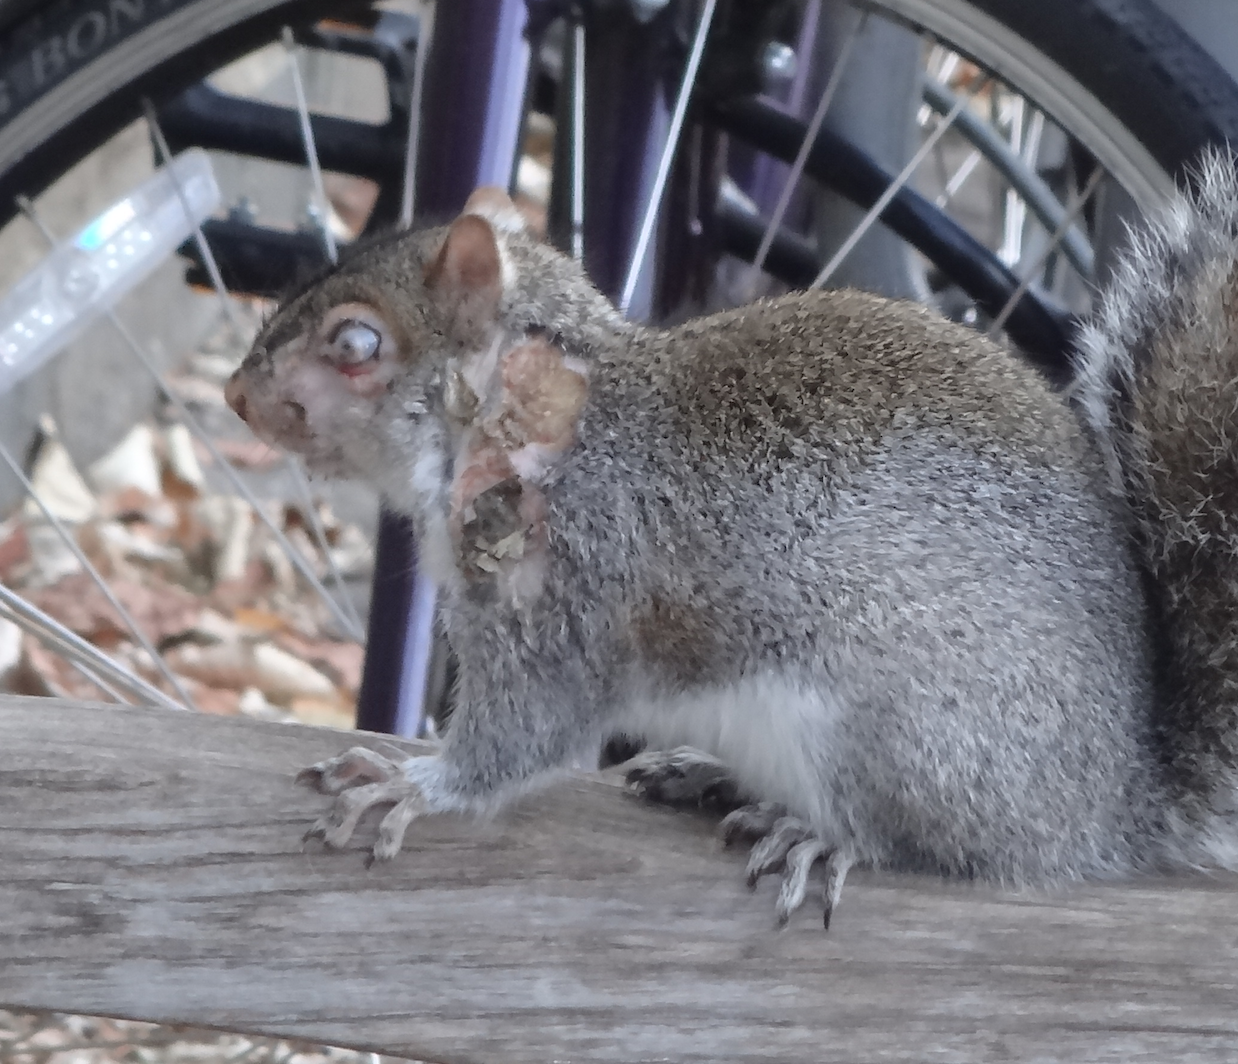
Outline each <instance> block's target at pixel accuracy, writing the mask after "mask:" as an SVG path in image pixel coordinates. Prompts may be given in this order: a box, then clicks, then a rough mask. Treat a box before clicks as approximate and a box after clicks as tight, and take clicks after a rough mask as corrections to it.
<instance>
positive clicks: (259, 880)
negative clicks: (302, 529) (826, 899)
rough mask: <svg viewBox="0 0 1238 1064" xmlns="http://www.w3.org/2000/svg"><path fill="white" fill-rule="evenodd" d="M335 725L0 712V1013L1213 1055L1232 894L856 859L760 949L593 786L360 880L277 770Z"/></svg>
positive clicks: (940, 1052) (355, 857)
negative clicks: (1082, 883)
mask: <svg viewBox="0 0 1238 1064" xmlns="http://www.w3.org/2000/svg"><path fill="white" fill-rule="evenodd" d="M356 738H357V737H356V736H354V735H352V734H345V733H340V732H333V731H327V730H323V729H312V728H306V727H298V726H293V725H279V724H265V723H258V722H253V721H245V720H235V719H219V718H211V717H205V716H197V715H193V714H189V713H171V712H162V711H153V710H144V709H117V708H112V707H106V708H105V707H99V706H84V705H74V704H65V703H56V702H51V701H45V700H23V699H0V750H3V751H4V753H3V759H2V760H0V1003H3V1004H6V1005H10V1006H22V1007H38V1008H55V1009H61V1010H69V1011H79V1012H86V1013H100V1014H109V1015H115V1016H125V1017H132V1018H138V1019H149V1020H158V1021H165V1022H166V1021H180V1022H186V1023H194V1024H202V1025H207V1026H217V1027H223V1028H228V1029H232V1030H245V1031H255V1032H265V1033H272V1034H281V1035H297V1036H301V1037H305V1038H309V1039H314V1040H319V1041H323V1042H327V1043H334V1044H338V1045H347V1046H355V1047H358V1048H373V1049H378V1050H382V1051H384V1052H389V1053H395V1054H399V1055H403V1056H410V1057H417V1058H421V1059H424V1060H431V1061H450V1062H455V1061H495V1062H503V1064H518V1062H524V1061H528V1062H537V1064H546V1062H548V1061H614V1062H633V1061H757V1060H761V1061H774V1060H782V1061H848V1062H856V1064H860V1062H867V1061H909V1062H910V1061H916V1062H922V1061H943V1062H950V1064H959V1062H970V1061H1004V1060H1010V1061H1015V1060H1017V1061H1031V1060H1036V1061H1071V1062H1078V1061H1113V1062H1122V1064H1127V1062H1134V1061H1155V1062H1157V1064H1164V1062H1168V1061H1174V1062H1187V1061H1218V1062H1219V1061H1226V1062H1230V1061H1233V1060H1236V1059H1238V883H1236V881H1235V880H1234V879H1233V878H1229V877H1217V878H1215V879H1203V878H1198V879H1192V880H1176V881H1157V882H1151V881H1143V882H1137V883H1128V884H1119V885H1109V886H1088V887H1080V888H1076V889H1072V890H1069V891H1059V892H1055V893H1038V894H1037V893H1023V894H1011V893H1003V892H999V891H995V890H991V889H987V888H986V889H981V888H976V887H972V886H969V885H966V884H947V883H942V882H939V881H936V880H928V879H919V878H914V877H893V876H878V875H872V874H854V875H853V876H852V878H851V880H850V881H849V882H848V884H847V889H846V890H845V892H844V894H843V900H842V905H841V906H840V908H839V911H838V913H837V914H836V917H835V921H834V927H833V929H832V930H831V931H830V932H829V934H828V935H827V934H825V933H823V932H822V930H821V928H820V926H819V923H818V918H817V916H816V914H815V913H814V914H809V913H803V914H801V915H800V916H799V917H798V918H797V919H796V920H794V921H793V923H792V926H791V928H790V929H789V930H788V931H786V932H784V933H781V934H780V933H777V932H775V931H774V929H773V893H774V890H775V884H774V883H772V882H770V883H766V884H763V885H762V887H761V888H760V889H759V890H758V891H757V892H756V894H755V895H752V894H749V892H748V891H747V890H746V889H745V888H744V886H743V883H742V877H741V874H740V873H741V868H742V856H741V855H738V854H731V853H726V852H723V851H722V850H721V849H720V848H719V846H718V844H717V843H716V842H715V841H714V838H713V836H712V833H711V832H712V825H711V824H710V823H708V822H707V821H705V820H703V819H699V818H696V817H692V816H687V815H683V814H674V813H670V812H667V811H663V810H660V809H656V808H651V807H648V806H646V805H644V804H643V803H641V802H639V801H637V800H635V799H633V798H631V797H629V796H628V795H626V794H624V793H623V792H622V791H621V790H620V789H618V787H617V786H615V784H614V782H613V781H610V782H608V781H606V780H604V779H598V778H588V779H584V778H582V779H571V780H566V781H563V782H561V783H559V784H557V785H556V786H554V787H553V788H551V789H550V790H548V791H546V792H545V793H543V794H541V795H538V796H535V797H530V798H528V799H526V800H524V801H522V802H521V803H519V804H518V805H517V806H516V807H515V808H514V809H512V810H511V811H510V812H508V813H506V814H503V815H502V816H500V817H499V818H498V819H496V820H494V821H491V822H489V823H478V822H471V821H464V820H461V819H456V818H441V819H434V820H427V821H425V822H423V823H419V824H415V825H414V826H413V828H412V829H410V832H409V836H408V840H407V842H406V850H407V852H405V853H403V854H401V855H400V856H399V857H398V858H397V859H396V860H395V861H394V862H392V863H391V864H389V865H384V866H381V867H374V868H372V869H369V870H368V871H367V870H366V869H365V868H364V866H363V862H362V849H361V848H362V846H363V845H364V844H365V842H366V841H367V840H372V838H373V829H372V826H371V827H370V828H369V829H368V830H367V831H366V832H364V833H363V834H362V837H360V838H359V839H358V840H357V844H356V848H354V849H350V850H347V851H345V852H342V853H328V852H323V851H321V850H319V849H317V848H311V849H308V850H306V851H305V852H302V849H301V843H300V838H301V834H302V832H303V831H304V830H305V828H306V827H307V826H308V825H309V823H310V822H311V821H312V819H313V818H314V817H315V816H316V815H317V813H318V812H319V811H320V810H321V809H322V808H324V807H325V804H326V801H327V800H326V799H325V798H322V797H319V796H317V795H314V794H312V793H310V792H308V791H305V790H303V789H301V788H296V787H294V786H293V785H292V777H293V775H294V774H295V772H296V770H297V769H298V768H300V767H301V766H303V765H305V764H307V763H309V762H312V761H316V760H319V759H321V758H323V757H325V756H329V755H331V754H333V753H335V752H338V751H339V750H341V749H344V748H345V747H347V746H348V745H351V744H352V743H353V742H354V741H355V740H356ZM365 740H366V742H368V743H370V744H372V745H375V746H377V747H379V748H380V749H381V748H382V744H384V743H386V742H387V740H384V739H382V738H380V737H365Z"/></svg>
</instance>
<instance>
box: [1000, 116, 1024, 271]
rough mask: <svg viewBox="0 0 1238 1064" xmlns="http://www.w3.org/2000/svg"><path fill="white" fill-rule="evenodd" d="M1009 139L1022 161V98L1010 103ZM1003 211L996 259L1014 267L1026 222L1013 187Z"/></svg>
mask: <svg viewBox="0 0 1238 1064" xmlns="http://www.w3.org/2000/svg"><path fill="white" fill-rule="evenodd" d="M1011 104H1012V107H1011V113H1010V119H1009V122H1010V137H1009V140H1008V145H1009V147H1010V154H1011V155H1013V156H1015V158H1017V159H1020V160H1022V159H1023V112H1024V110H1025V107H1024V103H1023V98H1022V97H1016V98H1015V99H1014V100H1012V101H1011ZM1004 200H1005V210H1004V211H1003V212H1002V244H1001V247H1000V248H998V250H997V257H998V258H999V259H1001V260H1002V262H1004V263H1005V264H1006V265H1007V266H1014V265H1015V264H1016V263H1017V262H1018V261H1019V259H1021V258H1022V257H1023V224H1024V222H1026V220H1027V210H1026V208H1025V207H1024V202H1023V199H1022V198H1021V197H1020V196H1019V193H1018V192H1017V191H1016V190H1015V189H1014V187H1013V186H1011V187H1008V188H1007V189H1006V194H1005V197H1004Z"/></svg>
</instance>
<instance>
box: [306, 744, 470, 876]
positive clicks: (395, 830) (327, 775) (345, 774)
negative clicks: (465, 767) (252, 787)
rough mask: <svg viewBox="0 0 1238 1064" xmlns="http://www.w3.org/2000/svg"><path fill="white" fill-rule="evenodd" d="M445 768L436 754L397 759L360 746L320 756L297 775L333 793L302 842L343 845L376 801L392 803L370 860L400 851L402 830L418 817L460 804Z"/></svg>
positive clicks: (402, 838)
mask: <svg viewBox="0 0 1238 1064" xmlns="http://www.w3.org/2000/svg"><path fill="white" fill-rule="evenodd" d="M447 778H448V773H447V767H446V766H445V765H444V764H443V762H442V760H441V759H440V758H438V757H434V756H429V757H410V758H408V759H407V760H406V761H403V762H396V761H393V760H391V759H390V758H388V757H384V756H383V755H382V754H377V753H375V752H374V751H373V750H369V749H366V748H365V747H364V746H354V747H353V748H352V749H351V750H349V751H347V752H346V753H343V754H340V755H339V756H338V757H332V758H329V759H328V760H326V761H319V762H318V763H317V764H315V765H310V766H309V768H305V769H302V770H301V771H300V772H299V773H298V774H297V782H298V783H303V784H305V785H307V786H309V787H313V788H314V790H316V791H318V792H319V793H321V794H330V795H334V796H335V801H334V802H333V803H332V805H331V808H330V809H329V810H327V812H326V813H324V814H323V815H322V816H321V817H319V819H318V820H317V821H316V822H315V823H314V826H313V827H311V828H310V829H309V831H307V832H306V833H305V836H304V839H303V841H305V842H308V841H309V840H310V839H321V840H322V841H323V843H325V844H326V845H327V846H329V847H331V848H332V849H339V848H340V847H342V846H344V845H345V844H346V843H347V842H348V840H349V839H350V838H352V834H353V832H354V831H355V830H356V828H357V824H358V823H359V822H360V820H361V818H362V817H363V816H364V815H365V814H366V813H367V812H368V811H369V810H371V809H373V808H375V807H376V806H382V805H390V806H392V808H391V809H390V810H389V811H388V812H387V814H386V815H385V816H384V817H383V819H382V821H381V822H380V823H379V825H378V840H377V841H376V842H375V843H374V849H373V851H372V853H371V858H370V860H371V861H375V860H377V861H387V860H390V859H391V858H392V857H394V856H395V855H396V854H397V853H399V852H400V846H401V845H402V844H403V842H404V832H405V831H406V830H407V829H408V825H409V824H411V823H412V822H413V821H414V820H415V819H416V818H417V817H419V816H424V815H425V814H427V813H439V812H447V811H449V810H453V809H459V808H462V804H461V803H460V802H459V801H458V800H456V799H455V798H454V797H453V796H452V794H451V792H450V790H449V788H448V786H447Z"/></svg>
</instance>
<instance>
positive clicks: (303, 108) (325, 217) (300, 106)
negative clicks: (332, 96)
mask: <svg viewBox="0 0 1238 1064" xmlns="http://www.w3.org/2000/svg"><path fill="white" fill-rule="evenodd" d="M283 42H284V50H285V51H286V52H287V54H288V69H289V71H290V72H291V73H292V89H293V92H294V93H295V94H296V97H297V120H298V121H299V122H300V123H301V140H302V141H303V142H304V144H305V161H306V163H307V164H308V165H309V171H310V181H311V182H312V183H313V185H314V197H315V198H316V199H317V200H318V211H319V216H318V228H319V231H320V232H321V233H322V243H323V247H324V248H325V249H326V252H327V258H328V260H329V261H330V262H331V263H332V264H334V263H335V262H337V261H338V260H339V249H338V248H337V247H336V246H335V234H334V233H332V232H331V202H330V200H328V199H327V189H326V186H325V185H323V183H322V168H321V167H320V166H319V165H318V148H317V146H316V145H315V144H314V127H313V126H312V125H311V124H310V116H309V103H308V101H307V100H306V98H305V83H304V82H302V80H301V64H300V63H299V62H297V43H296V41H295V40H294V39H293V36H292V29H291V27H289V26H285V27H284V32H283ZM419 47H420V45H419Z"/></svg>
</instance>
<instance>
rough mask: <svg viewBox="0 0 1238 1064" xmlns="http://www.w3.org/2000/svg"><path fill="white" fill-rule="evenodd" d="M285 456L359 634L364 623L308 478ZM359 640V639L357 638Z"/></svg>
mask: <svg viewBox="0 0 1238 1064" xmlns="http://www.w3.org/2000/svg"><path fill="white" fill-rule="evenodd" d="M286 458H287V467H288V475H289V476H290V477H291V478H292V481H293V483H294V484H295V485H296V487H297V493H298V494H299V495H300V496H301V503H302V505H303V506H304V507H305V519H306V520H307V521H308V522H309V525H310V530H311V531H312V532H313V534H314V542H315V544H316V545H317V547H318V549H319V550H320V551H322V556H323V558H324V559H326V563H327V571H328V572H329V573H330V574H331V582H332V583H333V584H335V589H336V592H337V593H338V594H339V599H340V601H341V602H342V603H343V604H344V609H345V610H347V612H348V616H349V618H350V619H351V620H352V623H353V629H354V630H355V631H356V632H357V633H358V635H359V634H360V633H362V632H364V631H365V625H363V624H362V623H361V617H360V615H359V614H358V613H357V607H356V606H354V605H353V601H352V596H351V595H349V593H348V586H347V585H346V584H345V582H344V574H343V573H341V572H340V567H339V565H337V564H336V561H335V555H334V554H333V553H332V551H331V544H330V543H328V542H327V530H326V529H325V528H323V525H322V518H320V517H319V516H318V508H317V507H316V506H315V505H314V496H313V493H312V492H311V491H310V486H309V478H308V477H306V475H305V470H304V469H302V468H301V463H300V462H299V461H298V460H297V459H296V457H295V456H293V455H291V454H290V455H287V456H286ZM359 641H360V639H358V642H359Z"/></svg>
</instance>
